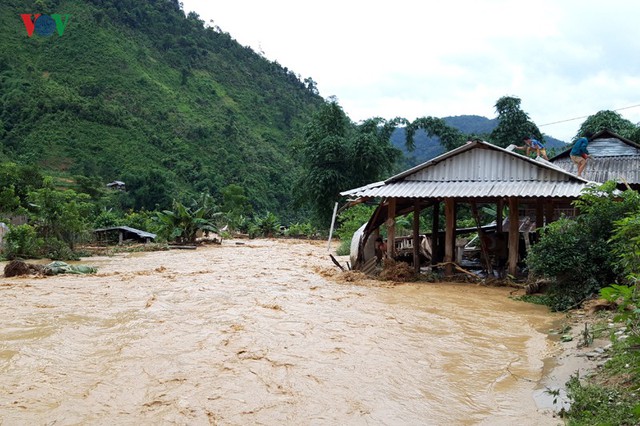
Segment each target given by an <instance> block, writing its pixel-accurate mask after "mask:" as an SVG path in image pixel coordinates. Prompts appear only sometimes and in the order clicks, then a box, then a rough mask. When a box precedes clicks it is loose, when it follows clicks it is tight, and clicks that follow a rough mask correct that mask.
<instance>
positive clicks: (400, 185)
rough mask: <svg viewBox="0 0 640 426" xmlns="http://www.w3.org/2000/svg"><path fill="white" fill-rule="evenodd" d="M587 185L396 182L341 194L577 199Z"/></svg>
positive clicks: (536, 182)
mask: <svg viewBox="0 0 640 426" xmlns="http://www.w3.org/2000/svg"><path fill="white" fill-rule="evenodd" d="M587 185H589V184H587V183H579V182H538V181H514V182H474V181H450V182H442V181H430V182H425V181H399V182H392V183H383V184H382V185H380V186H376V187H372V186H369V187H368V188H365V187H362V188H357V189H354V190H351V191H346V192H343V193H342V195H349V196H357V197H396V198H444V197H452V198H456V197H457V198H483V197H484V198H491V197H570V198H573V197H578V196H580V192H581V191H582V190H583V189H584V188H585V187H586V186H587Z"/></svg>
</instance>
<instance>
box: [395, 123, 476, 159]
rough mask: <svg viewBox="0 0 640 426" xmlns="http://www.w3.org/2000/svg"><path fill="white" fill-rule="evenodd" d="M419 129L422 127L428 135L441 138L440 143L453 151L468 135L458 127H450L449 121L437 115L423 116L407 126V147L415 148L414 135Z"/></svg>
mask: <svg viewBox="0 0 640 426" xmlns="http://www.w3.org/2000/svg"><path fill="white" fill-rule="evenodd" d="M418 129H422V130H424V131H425V132H426V133H427V136H437V137H439V138H440V144H441V145H442V146H443V147H444V148H445V150H447V151H451V150H452V149H455V148H457V147H459V146H460V145H462V144H463V143H464V142H465V141H466V137H465V135H464V134H463V133H461V132H460V131H459V130H458V129H456V128H454V127H450V126H448V125H447V123H446V122H445V121H444V120H443V119H441V118H436V117H422V118H418V119H416V120H414V121H413V122H412V123H411V124H409V125H408V126H407V141H406V144H407V148H409V150H413V148H414V142H413V136H414V135H415V133H416V131H417V130H418Z"/></svg>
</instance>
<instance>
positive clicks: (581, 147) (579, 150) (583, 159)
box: [569, 132, 593, 177]
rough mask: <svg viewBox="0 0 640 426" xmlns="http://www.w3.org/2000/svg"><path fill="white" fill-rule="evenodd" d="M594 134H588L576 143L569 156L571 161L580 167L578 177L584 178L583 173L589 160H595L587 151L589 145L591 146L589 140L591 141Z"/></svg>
mask: <svg viewBox="0 0 640 426" xmlns="http://www.w3.org/2000/svg"><path fill="white" fill-rule="evenodd" d="M591 136H592V133H591V132H586V133H585V135H584V136H583V137H581V138H580V139H578V140H577V141H576V143H575V144H574V145H573V148H571V152H570V153H569V155H570V156H571V161H573V162H574V163H575V164H576V165H577V166H578V173H577V174H578V176H579V177H580V176H582V172H583V171H584V169H585V168H586V167H587V159H589V158H593V157H591V154H589V151H588V150H587V145H589V139H591Z"/></svg>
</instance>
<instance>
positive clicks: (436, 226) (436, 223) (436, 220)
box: [431, 201, 440, 265]
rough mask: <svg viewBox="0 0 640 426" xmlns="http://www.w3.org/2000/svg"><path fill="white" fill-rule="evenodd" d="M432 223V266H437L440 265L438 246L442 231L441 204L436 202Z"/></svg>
mask: <svg viewBox="0 0 640 426" xmlns="http://www.w3.org/2000/svg"><path fill="white" fill-rule="evenodd" d="M432 219H433V221H432V223H431V264H432V265H435V264H436V263H438V261H439V259H438V252H439V251H440V247H439V246H438V237H439V235H438V234H439V230H440V202H439V201H436V202H434V203H433V215H432Z"/></svg>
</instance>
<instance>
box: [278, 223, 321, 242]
mask: <svg viewBox="0 0 640 426" xmlns="http://www.w3.org/2000/svg"><path fill="white" fill-rule="evenodd" d="M319 234H320V233H319V232H318V230H317V229H316V228H315V227H314V226H313V225H312V224H311V223H310V222H305V223H294V224H292V225H290V226H289V228H288V229H287V230H286V231H285V235H286V236H287V237H296V238H300V237H305V238H317V237H318V236H319Z"/></svg>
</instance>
